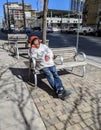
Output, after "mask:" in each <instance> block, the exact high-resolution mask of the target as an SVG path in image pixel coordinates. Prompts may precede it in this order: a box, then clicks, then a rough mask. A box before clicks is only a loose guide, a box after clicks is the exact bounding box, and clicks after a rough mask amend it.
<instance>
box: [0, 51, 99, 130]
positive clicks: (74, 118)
mask: <svg viewBox="0 0 101 130" xmlns="http://www.w3.org/2000/svg"><path fill="white" fill-rule="evenodd" d="M0 54H1V55H2V56H1V57H0V67H1V69H0V73H1V77H0V78H1V79H0V86H1V89H0V130H46V129H47V130H101V69H100V68H97V67H95V66H92V65H90V64H88V65H87V73H86V76H85V77H84V78H82V77H80V76H77V74H80V68H79V67H77V68H75V69H74V70H73V74H70V73H69V72H68V71H67V72H61V73H59V74H60V78H61V79H62V81H63V84H64V87H65V88H66V89H71V90H72V91H73V94H72V95H71V96H70V98H68V99H66V100H65V101H62V100H61V99H58V98H57V97H56V96H55V94H54V92H53V90H52V89H51V88H50V87H49V84H48V82H47V80H46V79H44V78H40V77H39V79H38V83H39V84H38V87H37V88H36V89H35V88H34V87H33V85H31V84H29V83H28V81H27V79H28V69H27V67H28V66H27V64H26V63H27V62H28V59H27V58H25V57H23V56H21V57H20V59H19V60H17V59H15V58H14V57H11V56H9V55H8V53H7V52H6V51H5V50H2V49H0ZM5 59H6V60H5ZM32 83H33V81H32ZM28 90H29V91H28ZM32 99H33V100H32ZM40 117H41V118H40Z"/></svg>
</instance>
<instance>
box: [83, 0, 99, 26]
mask: <svg viewBox="0 0 101 130" xmlns="http://www.w3.org/2000/svg"><path fill="white" fill-rule="evenodd" d="M83 22H84V23H85V24H87V25H93V26H96V27H97V26H99V25H101V0H86V1H85V5H84V10H83Z"/></svg>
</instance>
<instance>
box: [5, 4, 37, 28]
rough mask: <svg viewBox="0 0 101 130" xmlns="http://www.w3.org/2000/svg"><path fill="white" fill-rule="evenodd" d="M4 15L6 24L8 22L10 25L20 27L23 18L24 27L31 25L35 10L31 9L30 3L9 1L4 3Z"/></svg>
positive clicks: (22, 24)
mask: <svg viewBox="0 0 101 130" xmlns="http://www.w3.org/2000/svg"><path fill="white" fill-rule="evenodd" d="M24 16H25V17H24ZM4 17H5V22H6V26H7V27H8V24H9V23H10V26H14V27H21V26H24V18H25V23H26V27H30V26H31V25H32V20H33V19H34V18H35V17H36V10H32V8H31V5H30V4H25V3H24V10H23V4H22V3H19V2H12V3H11V2H10V3H5V4H4Z"/></svg>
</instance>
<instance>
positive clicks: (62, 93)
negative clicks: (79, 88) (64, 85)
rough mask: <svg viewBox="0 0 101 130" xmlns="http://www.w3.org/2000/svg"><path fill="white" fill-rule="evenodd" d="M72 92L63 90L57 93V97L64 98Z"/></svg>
mask: <svg viewBox="0 0 101 130" xmlns="http://www.w3.org/2000/svg"><path fill="white" fill-rule="evenodd" d="M71 94H72V92H71V91H70V90H64V91H63V92H60V93H58V97H59V98H60V99H62V100H65V99H67V98H68V97H69V95H71Z"/></svg>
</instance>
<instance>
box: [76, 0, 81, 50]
mask: <svg viewBox="0 0 101 130" xmlns="http://www.w3.org/2000/svg"><path fill="white" fill-rule="evenodd" d="M80 7H81V0H80V4H79V12H78V15H79V16H78V29H77V41H76V49H77V52H78V44H79V28H80Z"/></svg>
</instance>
